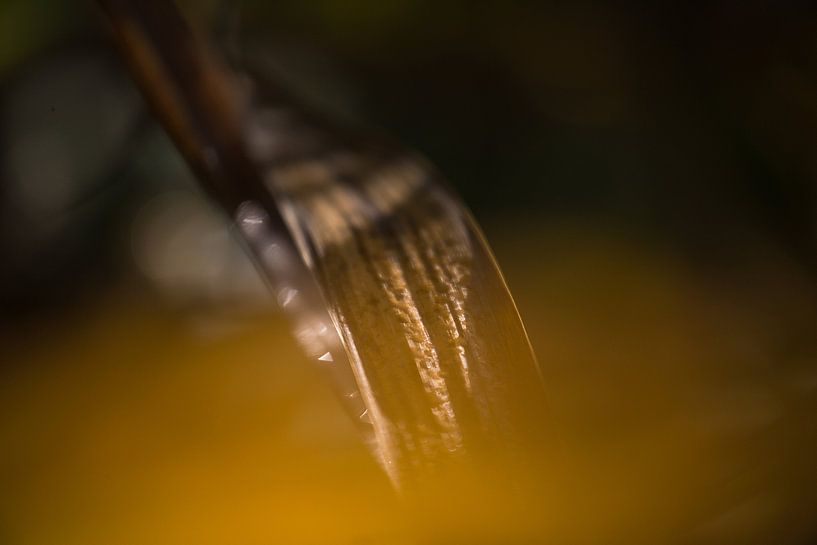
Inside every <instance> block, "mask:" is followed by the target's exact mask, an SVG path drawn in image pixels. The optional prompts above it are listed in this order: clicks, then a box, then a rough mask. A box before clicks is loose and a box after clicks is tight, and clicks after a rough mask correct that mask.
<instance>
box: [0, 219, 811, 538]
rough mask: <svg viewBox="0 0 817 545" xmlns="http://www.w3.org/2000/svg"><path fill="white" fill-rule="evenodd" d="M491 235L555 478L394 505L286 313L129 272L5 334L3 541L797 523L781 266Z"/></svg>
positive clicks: (645, 531) (749, 528)
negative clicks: (246, 313)
mask: <svg viewBox="0 0 817 545" xmlns="http://www.w3.org/2000/svg"><path fill="white" fill-rule="evenodd" d="M501 227H502V230H501V232H500V231H499V230H497V231H496V232H495V235H494V236H493V237H490V236H489V238H491V239H492V242H493V243H494V246H495V248H496V250H497V253H498V255H499V258H500V261H501V262H502V263H503V264H504V266H505V269H506V271H507V273H508V276H509V281H510V284H511V287H512V289H513V290H514V292H515V294H516V297H517V299H518V301H519V303H520V307H521V311H522V313H523V316H524V317H525V318H526V322H527V325H528V327H529V330H530V334H531V337H532V341H533V343H534V345H535V347H536V349H537V352H538V355H539V358H540V360H541V363H542V366H543V369H544V372H545V376H546V380H547V383H548V386H549V390H550V392H549V393H550V395H551V398H552V403H553V407H554V410H555V411H556V412H557V415H558V420H559V422H560V423H561V428H562V429H561V430H560V431H561V433H562V435H563V440H564V448H565V451H566V452H567V453H568V456H567V458H568V461H567V463H565V464H563V465H562V466H561V467H552V468H545V469H544V471H545V473H547V475H545V476H536V478H537V479H538V478H543V480H546V481H548V482H549V483H550V486H547V487H546V488H545V489H541V490H537V491H536V493H535V494H533V493H532V494H531V495H530V496H528V497H523V498H514V499H511V498H509V497H507V496H506V495H503V494H502V493H501V492H500V491H501V490H503V487H502V486H501V485H500V486H496V487H495V488H494V486H493V485H492V483H491V478H492V476H491V474H488V473H486V475H485V482H484V483H481V484H480V485H479V490H475V489H474V488H472V486H473V485H466V484H465V483H454V484H452V483H445V486H446V487H450V486H455V485H458V486H462V489H461V490H460V491H459V492H460V493H459V494H454V495H452V494H450V488H449V493H447V494H445V495H439V496H437V495H435V494H434V493H433V491H430V492H429V493H428V495H427V496H425V497H424V498H423V501H421V502H417V503H416V504H414V505H413V506H412V505H405V504H403V503H401V502H403V500H399V499H398V498H397V497H396V496H395V494H394V493H393V491H392V489H391V486H390V484H389V482H388V481H387V479H386V477H385V474H384V473H383V472H382V471H381V469H380V468H379V467H378V466H377V464H376V463H375V461H374V460H373V458H372V457H371V456H370V455H369V453H368V452H367V451H366V449H365V448H364V447H363V445H362V444H361V442H360V441H359V438H358V436H357V435H356V432H355V430H354V428H353V426H352V424H351V423H350V422H349V421H348V419H347V417H346V415H345V414H344V412H343V410H342V409H341V407H340V404H339V403H337V402H336V401H335V399H334V398H333V396H332V394H331V392H330V389H329V386H328V385H327V384H325V383H324V382H323V379H322V377H321V376H320V375H319V374H318V373H317V372H316V370H315V369H314V368H313V367H312V366H311V364H310V363H309V362H308V361H306V358H305V357H303V356H302V355H301V353H300V350H299V349H298V347H297V345H296V344H295V342H294V341H293V340H292V338H291V335H290V333H289V330H288V327H287V325H286V323H285V322H284V320H283V318H282V317H280V316H278V315H275V314H269V315H266V314H261V315H256V317H254V318H252V319H248V318H246V317H244V318H242V319H240V320H239V319H236V318H235V317H230V316H223V315H219V313H218V312H216V311H215V310H214V309H207V308H196V309H187V310H184V311H182V310H179V309H178V308H176V309H175V310H169V307H168V306H167V305H166V304H164V303H162V301H161V300H159V299H154V298H152V297H150V296H148V295H146V293H144V289H143V288H141V289H140V288H138V287H135V286H134V285H123V286H121V287H120V288H119V289H118V290H114V291H113V292H112V293H105V294H100V296H99V297H98V299H97V301H96V303H95V304H93V305H91V307H90V308H89V309H87V310H84V311H77V312H75V314H72V315H71V316H60V317H59V318H58V319H57V318H55V319H54V320H53V321H52V322H50V323H42V322H34V323H32V324H30V325H29V326H27V327H24V328H19V329H18V331H17V333H16V334H15V337H14V338H4V339H3V346H4V353H5V354H6V355H5V356H4V359H6V358H8V360H7V361H8V362H9V363H12V364H11V365H5V366H3V368H2V373H3V376H2V380H0V414H2V418H1V419H0V481H2V483H3V488H4V493H3V494H2V496H0V531H2V535H0V540H2V542H4V543H13V544H20V545H28V544H38V543H61V544H74V543H76V544H80V543H81V544H84V545H95V544H108V543H155V544H163V543H168V544H170V543H203V544H234V543H259V544H260V543H287V544H312V543H314V544H318V543H321V544H335V543H337V544H347V543H348V544H356V543H619V542H620V543H625V542H626V543H767V542H770V541H772V540H773V539H772V538H773V537H775V536H777V537H780V538H781V539H782V538H788V539H796V538H797V536H798V535H804V534H803V532H807V531H808V528H809V524H810V522H811V521H810V519H809V516H810V515H811V514H812V510H811V508H810V505H813V503H810V502H813V501H814V498H815V492H814V490H815V486H814V484H815V473H817V472H815V470H814V468H813V467H812V465H813V464H812V458H813V454H814V452H813V451H814V441H813V439H814V433H815V429H814V423H813V418H812V416H813V414H814V412H813V411H814V408H815V397H816V396H815V388H817V362H814V361H798V362H782V363H781V362H779V361H775V360H774V358H779V357H780V356H779V354H778V352H777V351H778V349H779V341H780V339H781V332H783V331H786V330H791V329H792V328H795V327H798V326H804V324H806V325H805V326H804V327H808V325H807V323H808V321H810V320H813V318H814V316H813V310H812V309H811V307H810V305H809V304H808V302H807V301H803V300H801V299H800V298H799V297H798V286H797V282H798V278H797V277H796V275H795V274H794V273H792V271H791V270H789V269H786V268H785V267H784V266H783V265H780V266H779V267H777V268H770V267H768V266H764V267H761V266H760V264H759V263H768V262H769V261H768V260H765V261H760V262H758V263H751V262H747V264H746V266H747V269H746V271H747V272H748V273H750V274H751V275H753V276H754V278H755V280H759V281H762V282H763V284H764V285H765V286H766V288H767V289H766V290H765V294H764V295H763V296H760V295H757V294H756V295H757V297H755V298H752V296H751V294H747V293H746V292H745V291H742V288H741V286H739V285H734V284H732V285H731V290H732V291H731V293H725V292H724V290H723V286H717V285H713V284H711V283H710V284H706V283H702V282H701V281H700V278H699V277H698V276H696V274H695V273H694V272H693V271H689V270H684V269H683V267H681V266H680V265H679V264H678V263H675V262H673V260H672V259H671V258H670V257H669V256H667V255H663V254H661V253H660V252H659V251H657V250H656V249H654V248H651V247H650V246H648V245H646V244H645V245H638V244H635V243H633V242H628V243H625V242H624V241H623V239H622V240H619V239H617V238H616V237H615V235H609V236H600V235H598V234H591V233H589V232H586V231H582V230H579V229H572V228H570V227H567V226H553V225H544V224H514V223H513V222H511V221H508V222H505V223H502V224H501ZM491 232H493V231H492V230H491V229H489V233H491ZM531 247H535V248H537V250H536V252H535V253H531V251H530V248H531ZM767 257H768V256H767ZM170 308H173V307H170ZM498 474H500V475H501V473H498ZM532 479H533V477H532ZM495 484H497V483H495ZM438 497H439V498H445V504H435V498H438ZM452 497H453V498H454V500H455V501H452ZM457 498H459V499H457Z"/></svg>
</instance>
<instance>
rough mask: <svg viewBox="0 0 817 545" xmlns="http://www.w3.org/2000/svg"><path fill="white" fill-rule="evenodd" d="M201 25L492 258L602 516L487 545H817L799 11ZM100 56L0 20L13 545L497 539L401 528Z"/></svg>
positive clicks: (18, 7) (1, 450) (176, 164)
mask: <svg viewBox="0 0 817 545" xmlns="http://www.w3.org/2000/svg"><path fill="white" fill-rule="evenodd" d="M183 6H184V7H185V10H186V13H187V14H188V15H189V16H190V18H191V19H192V20H193V21H195V22H196V23H197V24H198V25H199V26H200V27H201V28H203V29H210V32H212V34H213V35H214V36H215V37H216V40H217V41H218V43H219V44H220V45H221V46H222V47H223V49H224V50H225V51H226V52H228V55H229V56H230V57H231V58H234V59H238V60H240V61H241V62H246V63H250V64H252V65H253V66H255V67H257V68H258V69H260V70H262V71H264V72H267V73H269V74H271V75H273V76H274V77H277V78H279V79H280V80H282V81H284V82H286V84H287V85H289V86H290V87H291V88H292V89H294V90H295V91H296V93H297V94H298V95H300V96H303V97H304V98H305V99H307V100H309V101H311V102H312V103H314V104H316V105H317V106H319V107H321V108H323V109H324V110H326V111H328V112H330V113H333V114H335V115H337V116H339V117H345V118H350V119H354V120H357V121H362V122H364V123H366V124H369V125H372V126H374V127H379V128H382V129H384V130H386V131H387V132H389V133H391V134H392V135H394V136H396V137H397V138H398V139H399V140H401V141H402V142H404V143H406V144H407V145H409V146H411V147H413V148H415V149H418V150H420V151H421V152H423V153H424V154H425V155H427V156H428V157H429V158H430V159H431V160H432V161H433V162H434V163H435V164H436V165H437V166H438V167H439V168H440V170H441V171H442V172H443V173H445V175H446V176H447V177H448V178H449V179H450V181H451V182H452V184H453V185H454V186H455V187H456V188H457V190H458V191H459V192H460V194H461V195H462V196H463V198H464V200H465V201H466V202H467V204H468V205H469V206H470V207H471V208H472V210H473V211H474V214H475V216H476V218H477V220H478V221H479V222H480V224H481V225H482V226H483V227H484V228H485V230H486V232H487V235H488V239H489V240H490V242H491V243H492V245H493V247H494V249H495V251H496V253H497V256H498V259H499V261H500V264H501V265H502V267H503V269H504V271H505V272H506V274H507V277H508V281H509V284H510V286H511V289H512V291H513V292H514V294H515V296H516V298H517V302H518V304H519V307H520V310H521V313H522V315H523V318H524V319H525V321H526V323H527V325H528V327H529V331H530V334H531V338H532V342H533V344H534V347H535V348H536V350H537V353H538V355H539V358H540V361H541V364H542V367H543V370H544V374H545V377H546V379H547V381H548V387H549V390H550V393H551V396H552V400H553V405H554V408H555V410H556V412H557V413H558V414H559V417H560V419H561V421H562V423H563V425H564V428H565V429H564V433H565V436H566V442H567V443H568V448H569V449H571V452H572V453H573V455H574V457H575V459H576V460H577V461H576V464H577V466H578V468H579V469H580V471H581V472H583V473H584V474H585V475H587V477H586V478H587V484H588V489H592V490H594V493H593V497H592V498H589V497H588V498H580V499H578V500H576V501H575V503H573V504H571V507H564V506H562V507H560V506H559V505H560V503H559V501H558V498H559V497H560V494H562V493H565V491H563V490H558V489H557V490H555V491H543V496H548V495H552V496H553V497H550V500H552V502H551V503H552V505H551V507H552V511H551V516H550V517H548V516H546V515H545V514H543V520H542V521H525V522H524V523H520V522H519V521H514V522H513V524H511V522H508V521H506V524H507V526H506V527H503V524H502V523H501V522H500V523H498V525H497V526H496V527H494V530H495V532H496V533H497V535H499V536H502V535H504V532H509V531H510V527H511V526H514V527H515V528H517V529H518V528H520V527H521V528H522V529H523V530H520V532H522V535H523V537H524V539H525V540H526V541H524V540H522V539H521V538H520V540H522V541H524V542H540V541H547V542H551V543H584V542H587V543H618V542H622V543H624V542H627V543H648V542H649V543H769V542H775V543H809V542H813V540H814V539H815V538H817V523H815V520H817V486H816V485H817V470H815V469H814V467H813V460H814V459H815V455H817V418H815V417H814V416H815V410H817V186H815V177H817V161H816V160H815V157H817V155H816V154H815V147H817V6H815V4H814V3H812V2H805V1H802V2H797V1H791V2H772V1H760V0H749V1H726V0H720V1H712V2H706V3H693V2H681V1H655V2H634V3H629V2H628V3H622V2H609V1H608V2H601V1H595V2H591V1H588V2H583V1H578V2H551V1H541V2H512V1H499V0H493V1H476V2H465V1H436V2H431V1H427V0H394V1H392V2H375V1H371V0H346V1H338V0H314V1H310V2H297V1H289V0H286V1H284V0H279V1H268V2H261V1H256V2H252V1H245V2H240V3H239V2H215V1H210V2H193V1H188V2H184V3H183ZM106 29H107V27H106V25H105V23H104V21H103V20H102V18H101V17H100V16H99V15H98V13H97V12H96V10H95V6H94V5H93V3H90V2H89V3H82V2H78V3H70V2H64V1H61V0H2V2H0V36H3V38H2V41H0V43H1V44H2V45H1V46H0V83H1V85H2V88H0V116H1V117H0V143H2V145H1V146H0V180H2V185H0V301H2V307H0V321H1V322H2V328H0V374H2V376H0V490H2V491H3V492H2V493H0V542H2V543H9V544H17V543H20V544H23V543H26V544H27V543H73V542H76V543H86V544H87V543H103V542H112V541H113V542H118V543H126V542H133V543H145V542H153V543H157V542H162V543H165V542H166V543H181V542H197V543H236V542H239V543H256V542H257V543H270V542H287V543H335V542H337V543H369V542H374V541H377V542H382V541H385V542H395V543H401V542H403V541H401V540H404V539H405V540H407V541H409V542H415V541H419V542H431V543H437V542H439V543H443V542H452V541H456V540H457V539H461V540H462V541H468V542H473V539H474V538H475V536H480V535H484V534H483V533H481V532H483V530H484V529H478V530H479V531H477V530H475V529H474V528H472V527H468V525H467V524H466V525H465V526H466V528H459V527H457V528H453V529H452V528H439V527H435V526H434V525H433V524H432V523H429V524H431V528H425V527H423V526H422V525H419V526H420V529H419V530H418V529H417V528H416V527H415V526H416V521H412V520H403V519H402V518H401V517H402V515H401V514H400V512H399V509H397V508H395V507H394V506H393V505H392V503H391V502H393V499H391V496H390V493H389V491H388V487H387V485H386V483H385V482H384V481H383V479H382V478H381V476H380V475H379V473H378V470H377V468H376V467H374V464H372V463H370V461H369V459H368V457H367V455H366V453H365V452H364V451H363V449H362V447H361V446H360V445H358V443H357V442H356V441H357V440H356V438H355V435H354V433H353V431H352V430H351V426H350V425H348V423H345V420H344V419H343V415H342V414H340V410H339V409H338V407H337V406H335V404H334V401H333V400H332V399H331V397H330V396H329V394H328V393H327V391H326V388H325V387H324V385H322V383H321V382H320V380H318V379H317V378H316V377H313V376H312V374H311V372H310V371H309V370H308V367H307V364H306V363H305V361H304V358H302V357H301V356H300V354H299V353H298V350H297V347H296V346H295V345H294V343H293V342H292V340H291V339H290V338H289V334H288V331H287V328H286V326H285V324H284V321H283V319H282V318H281V317H280V316H278V315H277V313H276V312H275V310H274V309H273V308H271V304H270V303H269V302H268V300H267V298H266V297H265V292H264V288H263V286H262V285H261V284H260V281H258V280H257V278H256V277H255V275H254V272H253V271H252V269H251V267H250V266H249V264H248V262H247V260H246V259H245V258H244V257H243V254H242V253H241V251H240V249H239V248H238V247H237V245H236V244H235V242H234V241H233V240H232V238H231V235H230V233H229V229H228V227H227V223H226V221H225V220H224V219H223V218H221V216H220V215H219V214H218V212H217V211H216V210H214V209H213V207H212V206H211V205H210V204H209V203H208V202H207V201H206V199H204V198H203V197H202V196H201V194H200V193H199V191H198V189H197V186H196V183H195V181H194V180H193V179H192V178H191V176H190V174H189V173H187V171H186V169H185V166H184V165H183V163H182V162H181V161H180V159H179V158H178V157H177V155H176V154H175V152H174V150H173V149H172V146H171V145H170V144H169V142H168V140H167V139H166V137H165V136H164V135H163V134H162V132H161V131H160V130H159V129H158V128H157V126H156V125H155V124H154V123H153V121H152V120H151V119H150V116H149V114H148V113H147V112H146V111H145V108H144V106H143V104H142V102H141V99H140V98H139V96H138V94H137V93H136V92H135V90H134V88H133V87H132V84H131V83H130V81H129V79H128V78H127V75H126V74H125V73H124V71H123V69H122V67H121V66H120V64H119V61H118V59H117V58H116V55H115V52H114V51H113V49H112V47H111V45H110V42H109V41H108V36H107V35H106ZM594 483H595V484H594ZM591 485H592V486H591ZM548 497H549V496H548ZM372 498H374V499H372ZM550 500H549V501H550ZM488 504H490V502H488ZM576 505H580V507H576ZM554 513H555V514H554ZM509 520H511V519H509ZM554 520H556V522H554ZM316 521H321V522H320V524H326V525H328V527H329V528H330V529H327V530H318V529H316V528H315V527H314V525H315V524H317V523H318V522H316ZM469 528H470V529H469ZM415 533H416V534H417V535H415ZM407 536H408V537H407ZM452 536H453V537H452ZM486 539H487V538H486ZM412 540H414V541H412ZM500 542H501V538H500Z"/></svg>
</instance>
